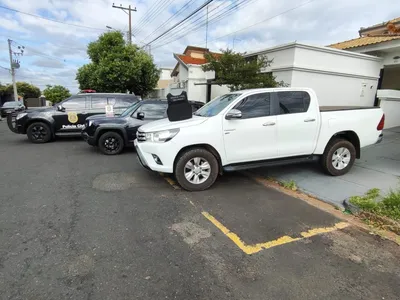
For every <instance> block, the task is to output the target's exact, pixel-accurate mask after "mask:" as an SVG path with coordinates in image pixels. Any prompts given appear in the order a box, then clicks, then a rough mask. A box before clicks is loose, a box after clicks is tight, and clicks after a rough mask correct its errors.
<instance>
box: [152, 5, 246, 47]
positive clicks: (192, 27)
mask: <svg viewBox="0 0 400 300" xmlns="http://www.w3.org/2000/svg"><path fill="white" fill-rule="evenodd" d="M243 1H247V0H243ZM224 4H226V2H221V4H219V5H218V6H217V7H214V8H213V9H212V10H211V11H209V14H210V13H212V12H213V11H216V10H217V9H218V8H220V7H221V6H222V5H224ZM228 6H229V5H228ZM228 6H226V7H224V8H222V9H221V11H222V10H224V9H226V8H228ZM217 13H218V12H215V14H217ZM215 14H211V20H212V19H213V18H212V17H213V16H214V15H215ZM203 17H204V16H199V17H198V18H197V19H195V20H193V21H192V23H191V24H186V25H185V26H183V27H181V28H179V29H178V31H175V32H174V33H172V35H170V36H167V37H164V38H163V39H162V41H159V44H160V43H164V42H163V41H165V40H168V39H171V38H172V37H176V36H178V35H179V33H180V32H184V31H185V30H186V29H188V28H189V30H187V31H185V33H184V35H186V33H187V32H189V31H193V29H194V28H195V27H196V25H197V24H199V23H200V22H202V21H200V22H198V21H199V20H201V19H202V18H203ZM209 18H210V16H209ZM208 21H209V22H208V23H209V24H211V23H212V22H211V21H210V19H208ZM196 23H197V24H196ZM206 23H207V20H206V21H205V22H204V23H203V24H201V25H200V26H199V27H197V28H198V29H199V28H200V27H202V25H205V24H206ZM193 25H194V26H193Z"/></svg>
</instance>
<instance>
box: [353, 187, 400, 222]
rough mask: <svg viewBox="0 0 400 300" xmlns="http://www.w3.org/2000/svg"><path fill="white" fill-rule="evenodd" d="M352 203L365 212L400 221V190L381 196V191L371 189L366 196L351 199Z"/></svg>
mask: <svg viewBox="0 0 400 300" xmlns="http://www.w3.org/2000/svg"><path fill="white" fill-rule="evenodd" d="M350 203H352V204H354V205H356V206H358V207H359V208H360V209H362V210H363V211H367V212H371V213H375V214H377V215H380V216H385V217H388V218H391V219H393V220H395V221H400V189H399V190H397V191H390V193H389V194H387V195H386V196H381V194H380V190H379V189H371V190H369V191H368V192H367V193H366V194H365V195H364V196H353V197H350Z"/></svg>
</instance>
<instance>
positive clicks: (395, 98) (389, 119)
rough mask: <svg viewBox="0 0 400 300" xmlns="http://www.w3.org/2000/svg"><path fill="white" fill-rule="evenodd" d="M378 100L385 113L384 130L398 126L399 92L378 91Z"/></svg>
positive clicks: (399, 115)
mask: <svg viewBox="0 0 400 300" xmlns="http://www.w3.org/2000/svg"><path fill="white" fill-rule="evenodd" d="M378 98H379V100H380V107H381V108H382V110H383V112H384V113H385V128H392V127H396V126H400V91H394V90H379V91H378Z"/></svg>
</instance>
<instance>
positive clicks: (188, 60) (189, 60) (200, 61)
mask: <svg viewBox="0 0 400 300" xmlns="http://www.w3.org/2000/svg"><path fill="white" fill-rule="evenodd" d="M210 54H211V55H213V56H214V57H219V56H221V54H219V53H213V52H210ZM176 56H178V57H179V59H180V60H181V61H183V62H184V63H185V64H187V65H204V64H206V63H207V60H206V59H205V58H195V57H191V56H189V55H184V54H177V55H176Z"/></svg>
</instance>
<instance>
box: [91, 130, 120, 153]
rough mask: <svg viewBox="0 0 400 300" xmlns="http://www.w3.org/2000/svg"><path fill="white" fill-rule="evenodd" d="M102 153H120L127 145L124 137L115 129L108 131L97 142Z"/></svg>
mask: <svg viewBox="0 0 400 300" xmlns="http://www.w3.org/2000/svg"><path fill="white" fill-rule="evenodd" d="M97 145H98V147H99V149H100V151H101V153H103V154H105V155H117V154H120V153H121V152H122V151H123V150H124V147H125V143H124V139H123V138H122V136H121V135H120V134H119V133H118V132H115V131H108V132H106V133H104V134H102V135H101V136H100V138H99V141H98V143H97Z"/></svg>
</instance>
